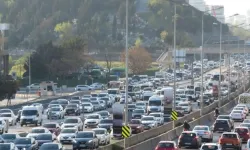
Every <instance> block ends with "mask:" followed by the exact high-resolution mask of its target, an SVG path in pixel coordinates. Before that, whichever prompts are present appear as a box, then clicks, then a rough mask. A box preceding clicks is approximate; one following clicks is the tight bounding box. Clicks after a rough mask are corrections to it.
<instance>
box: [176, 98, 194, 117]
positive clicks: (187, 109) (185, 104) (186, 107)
mask: <svg viewBox="0 0 250 150" xmlns="http://www.w3.org/2000/svg"><path fill="white" fill-rule="evenodd" d="M178 106H180V107H182V109H183V110H184V113H186V114H189V113H191V112H192V105H191V103H190V102H189V101H187V102H180V103H179V104H178Z"/></svg>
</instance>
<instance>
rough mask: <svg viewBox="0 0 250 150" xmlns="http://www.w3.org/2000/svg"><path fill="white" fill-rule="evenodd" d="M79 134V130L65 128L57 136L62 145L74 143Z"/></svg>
mask: <svg viewBox="0 0 250 150" xmlns="http://www.w3.org/2000/svg"><path fill="white" fill-rule="evenodd" d="M77 133H78V130H77V128H65V129H62V130H61V132H60V134H59V135H58V136H57V141H59V142H60V143H62V144H64V143H70V144H71V143H72V140H73V139H75V137H76V134H77Z"/></svg>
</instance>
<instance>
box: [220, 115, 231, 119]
mask: <svg viewBox="0 0 250 150" xmlns="http://www.w3.org/2000/svg"><path fill="white" fill-rule="evenodd" d="M218 119H230V116H218Z"/></svg>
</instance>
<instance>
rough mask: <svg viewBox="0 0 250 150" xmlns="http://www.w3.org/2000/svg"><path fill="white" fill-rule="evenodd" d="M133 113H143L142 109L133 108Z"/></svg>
mask: <svg viewBox="0 0 250 150" xmlns="http://www.w3.org/2000/svg"><path fill="white" fill-rule="evenodd" d="M133 113H144V110H143V109H135V110H134V111H133Z"/></svg>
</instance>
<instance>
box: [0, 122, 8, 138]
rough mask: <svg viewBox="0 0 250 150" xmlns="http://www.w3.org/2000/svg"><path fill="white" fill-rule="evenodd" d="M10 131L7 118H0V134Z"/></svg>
mask: <svg viewBox="0 0 250 150" xmlns="http://www.w3.org/2000/svg"><path fill="white" fill-rule="evenodd" d="M8 131H9V125H8V121H7V122H6V120H4V119H0V134H3V133H8Z"/></svg>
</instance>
